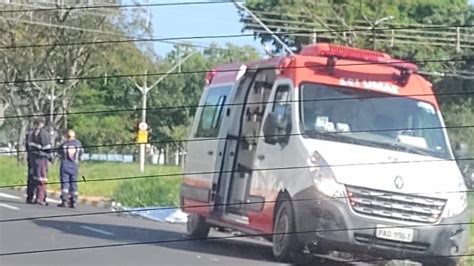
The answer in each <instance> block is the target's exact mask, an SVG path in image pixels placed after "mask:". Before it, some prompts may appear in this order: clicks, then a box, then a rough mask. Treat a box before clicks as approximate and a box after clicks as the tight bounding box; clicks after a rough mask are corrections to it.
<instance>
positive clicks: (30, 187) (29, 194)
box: [25, 121, 37, 204]
mask: <svg viewBox="0 0 474 266" xmlns="http://www.w3.org/2000/svg"><path fill="white" fill-rule="evenodd" d="M36 126H37V123H36V121H34V122H33V127H30V128H29V129H28V132H27V133H26V136H25V149H26V162H27V165H28V177H27V181H26V184H27V185H26V203H28V204H34V203H35V200H34V197H35V188H36V182H35V179H34V177H33V176H34V175H33V170H34V165H33V164H34V159H33V153H32V147H30V146H29V143H30V142H32V138H33V132H34V131H35V128H36Z"/></svg>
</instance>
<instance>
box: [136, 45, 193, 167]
mask: <svg viewBox="0 0 474 266" xmlns="http://www.w3.org/2000/svg"><path fill="white" fill-rule="evenodd" d="M195 53H197V52H196V51H195V52H192V53H190V54H188V55H187V56H186V57H185V58H183V59H182V60H180V61H179V62H178V63H177V64H176V65H174V66H173V67H172V68H170V69H169V70H168V71H167V72H166V73H165V74H164V75H163V76H162V77H161V78H159V79H158V80H157V81H155V83H153V84H152V85H151V86H148V72H147V71H146V70H145V75H144V79H143V85H142V86H140V85H139V84H138V83H136V82H133V83H134V84H135V87H136V88H137V89H138V90H139V91H140V92H141V94H142V119H141V122H142V123H146V109H147V95H148V93H149V92H150V91H151V90H152V89H153V88H154V87H156V85H158V84H159V83H160V82H161V81H163V80H164V79H165V78H166V77H167V76H168V75H169V74H170V73H171V72H173V71H174V70H175V69H176V68H178V67H180V66H181V65H182V64H183V63H184V62H186V61H187V60H188V59H189V58H190V57H191V56H192V55H194V54H195ZM145 148H146V147H145V144H140V159H139V160H140V172H142V173H143V172H145Z"/></svg>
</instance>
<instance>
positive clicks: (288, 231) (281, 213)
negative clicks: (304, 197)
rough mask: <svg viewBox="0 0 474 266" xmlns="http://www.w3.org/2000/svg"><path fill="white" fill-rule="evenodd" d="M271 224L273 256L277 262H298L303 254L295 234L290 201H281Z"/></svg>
mask: <svg viewBox="0 0 474 266" xmlns="http://www.w3.org/2000/svg"><path fill="white" fill-rule="evenodd" d="M274 220H275V223H274V225H273V238H272V242H273V256H274V257H275V259H276V260H277V261H279V262H287V263H294V262H300V261H301V259H303V257H304V254H303V252H302V250H303V249H302V247H301V244H300V243H299V241H298V237H297V236H296V235H295V232H296V230H295V219H294V212H293V207H292V205H291V202H290V201H289V200H285V201H283V202H282V203H281V204H280V205H279V207H278V210H277V212H276V216H275V219H274Z"/></svg>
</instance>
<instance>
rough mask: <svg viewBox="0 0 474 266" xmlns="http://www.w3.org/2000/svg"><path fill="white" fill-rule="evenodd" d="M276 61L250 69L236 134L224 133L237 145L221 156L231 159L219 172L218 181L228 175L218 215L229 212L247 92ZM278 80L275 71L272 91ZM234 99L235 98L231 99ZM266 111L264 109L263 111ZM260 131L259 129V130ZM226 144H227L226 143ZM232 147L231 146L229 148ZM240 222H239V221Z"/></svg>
mask: <svg viewBox="0 0 474 266" xmlns="http://www.w3.org/2000/svg"><path fill="white" fill-rule="evenodd" d="M277 63H278V62H276V61H272V62H268V63H264V64H259V65H256V66H253V67H252V69H253V72H254V73H253V76H252V81H251V83H250V84H249V86H247V87H246V88H243V89H245V90H246V91H245V96H244V101H243V102H242V109H241V110H240V114H239V115H238V117H237V121H238V122H239V124H238V127H239V129H238V135H233V134H227V135H226V143H227V140H230V139H232V140H237V145H236V146H235V150H230V151H226V154H224V157H223V158H222V161H223V162H224V160H226V158H229V160H232V162H231V163H229V164H227V166H228V167H227V169H224V164H223V165H222V168H221V169H222V172H221V173H223V174H225V175H223V174H220V175H219V182H220V180H221V179H222V178H223V177H224V176H226V177H229V178H228V180H227V182H226V183H225V186H224V190H223V191H219V192H218V193H219V197H222V202H221V203H220V204H218V205H217V206H216V208H215V210H216V212H217V213H218V214H219V215H225V214H230V212H228V205H229V203H228V201H229V196H230V188H231V183H232V182H231V180H232V178H230V177H232V175H233V174H234V169H236V164H237V158H238V156H239V147H240V145H241V138H242V130H243V128H242V126H243V123H242V121H243V119H244V116H245V107H246V106H247V103H248V97H249V94H250V90H251V88H252V86H253V85H254V84H255V79H256V78H257V76H258V75H259V74H260V73H261V72H263V71H267V70H268V68H275V71H276V66H277ZM277 81H278V74H277V73H275V81H274V84H273V85H272V91H273V90H274V86H275V83H276V82H277ZM271 97H272V93H270V95H269V98H271ZM233 100H235V98H234V99H233ZM267 107H268V103H266V108H265V109H267ZM266 112H267V111H266V110H265V113H266ZM263 119H265V115H264V116H263V117H262V123H263V121H264V120H263ZM260 132H261V130H260ZM227 146H228V145H227ZM231 149H232V148H231ZM230 153H233V154H230ZM232 157H233V158H232ZM229 166H230V169H229ZM239 223H240V222H239Z"/></svg>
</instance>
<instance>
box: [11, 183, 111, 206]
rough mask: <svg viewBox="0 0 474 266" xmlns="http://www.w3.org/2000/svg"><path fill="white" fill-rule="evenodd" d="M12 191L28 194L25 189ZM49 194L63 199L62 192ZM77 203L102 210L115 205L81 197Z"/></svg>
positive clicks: (102, 200) (105, 200) (20, 188)
mask: <svg viewBox="0 0 474 266" xmlns="http://www.w3.org/2000/svg"><path fill="white" fill-rule="evenodd" d="M12 190H17V191H22V192H26V188H25V187H13V188H12ZM47 193H48V198H58V199H59V198H60V197H61V192H60V191H54V190H47ZM77 203H78V204H81V205H85V206H92V207H96V208H101V209H110V208H111V207H113V205H115V204H113V202H111V201H110V200H107V199H101V200H97V199H91V198H89V197H87V196H79V198H78V201H77Z"/></svg>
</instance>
